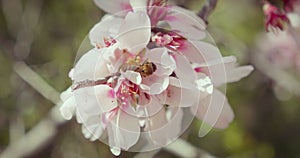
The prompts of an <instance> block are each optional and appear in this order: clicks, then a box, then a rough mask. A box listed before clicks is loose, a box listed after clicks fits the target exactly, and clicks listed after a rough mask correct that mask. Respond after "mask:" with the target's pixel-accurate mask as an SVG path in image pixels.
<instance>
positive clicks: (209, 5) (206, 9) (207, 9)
mask: <svg viewBox="0 0 300 158" xmlns="http://www.w3.org/2000/svg"><path fill="white" fill-rule="evenodd" d="M217 2H218V0H206V3H205V4H204V6H203V7H202V9H201V10H200V11H199V13H198V16H199V17H201V18H202V19H203V20H204V21H205V23H206V24H208V17H209V15H210V14H211V12H212V11H213V10H214V9H215V7H216V5H217Z"/></svg>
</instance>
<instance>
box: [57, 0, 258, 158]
mask: <svg viewBox="0 0 300 158" xmlns="http://www.w3.org/2000/svg"><path fill="white" fill-rule="evenodd" d="M95 3H96V4H97V5H98V6H99V7H101V8H102V9H103V10H105V11H107V12H108V13H109V14H107V15H105V16H104V17H103V18H102V19H101V21H100V22H99V23H98V24H96V25H95V26H94V27H93V28H92V29H91V31H90V33H89V39H90V42H91V44H92V45H93V46H94V48H93V49H92V50H90V51H88V52H87V53H85V54H84V55H83V56H82V57H81V58H80V60H79V61H78V62H77V63H76V65H75V66H74V68H73V69H72V70H71V71H70V73H69V76H70V78H71V79H72V80H73V81H74V83H73V85H72V86H71V87H70V88H69V89H67V90H66V91H65V92H63V93H62V94H61V99H62V100H63V101H64V104H63V105H62V106H61V108H60V111H61V114H62V116H63V117H64V118H66V119H71V118H72V116H73V115H76V119H77V121H78V122H79V123H82V124H83V125H82V132H83V134H84V136H85V137H86V138H88V139H90V140H92V141H94V140H97V139H100V140H102V141H104V142H107V143H108V144H109V146H110V148H111V151H112V153H113V154H115V155H119V154H120V152H121V150H131V151H133V150H136V151H137V150H138V151H146V150H152V149H155V148H159V147H162V146H164V145H166V144H168V143H170V142H171V141H173V140H175V139H176V138H177V137H179V136H180V135H181V134H182V132H183V131H184V130H185V129H186V127H187V125H186V123H185V124H184V123H183V120H184V119H185V118H187V117H189V116H192V117H194V116H196V117H197V118H199V119H201V120H203V122H205V123H206V124H208V125H210V126H212V127H216V128H221V129H222V128H226V127H227V126H228V124H229V123H230V122H231V121H232V119H233V116H234V115H233V112H232V109H231V108H230V105H229V104H228V101H227V99H226V96H225V95H224V94H223V93H222V92H221V91H220V90H218V89H217V87H220V86H222V85H225V84H226V83H228V82H235V81H238V80H240V79H241V78H243V77H245V76H247V75H248V74H249V73H250V72H251V71H252V70H253V68H252V66H243V67H238V65H237V64H236V58H235V57H234V56H229V57H222V56H221V54H220V52H219V50H218V49H217V48H216V47H215V46H214V45H212V44H210V43H209V42H205V38H206V37H207V33H206V31H205V29H206V26H205V24H204V22H203V21H202V20H201V19H200V18H199V17H198V16H196V14H195V13H193V12H191V11H188V10H186V9H183V8H180V7H177V6H171V5H167V2H166V1H164V0H163V1H161V0H112V1H105V0H95ZM185 109H187V110H185ZM136 144H138V145H136ZM136 146H138V147H136Z"/></svg>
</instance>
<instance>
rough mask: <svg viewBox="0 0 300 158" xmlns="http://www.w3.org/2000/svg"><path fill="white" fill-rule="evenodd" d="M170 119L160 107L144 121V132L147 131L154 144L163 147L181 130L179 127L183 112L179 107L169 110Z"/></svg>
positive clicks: (175, 137)
mask: <svg viewBox="0 0 300 158" xmlns="http://www.w3.org/2000/svg"><path fill="white" fill-rule="evenodd" d="M171 112H172V117H171V120H169V121H168V119H167V112H166V110H165V109H162V110H161V111H160V112H159V113H157V114H156V115H154V116H152V117H150V118H149V120H148V121H147V122H146V126H145V129H144V130H145V131H146V132H145V133H148V135H149V139H150V141H152V142H153V143H154V146H157V147H163V146H165V145H167V144H169V143H171V142H172V141H173V140H175V139H177V138H178V137H179V136H180V135H181V133H182V132H183V131H182V129H181V123H182V117H183V113H182V111H181V109H176V110H175V108H174V110H171Z"/></svg>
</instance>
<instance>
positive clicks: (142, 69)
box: [121, 56, 156, 77]
mask: <svg viewBox="0 0 300 158" xmlns="http://www.w3.org/2000/svg"><path fill="white" fill-rule="evenodd" d="M140 61H141V58H140V57H139V56H136V57H135V58H134V59H129V60H128V61H127V62H126V63H125V64H124V65H122V66H121V70H122V71H126V70H132V71H135V72H138V73H140V74H141V76H142V77H147V76H150V75H152V74H153V73H154V71H155V70H156V66H155V64H153V63H152V62H149V61H148V60H145V61H144V62H143V63H142V64H140Z"/></svg>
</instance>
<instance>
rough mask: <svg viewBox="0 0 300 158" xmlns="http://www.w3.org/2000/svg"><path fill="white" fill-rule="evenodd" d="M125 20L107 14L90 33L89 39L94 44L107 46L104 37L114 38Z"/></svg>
mask: <svg viewBox="0 0 300 158" xmlns="http://www.w3.org/2000/svg"><path fill="white" fill-rule="evenodd" d="M122 22H123V19H121V18H118V17H115V16H112V15H105V16H104V17H103V18H102V19H101V21H100V22H99V23H97V24H96V25H95V26H94V27H93V28H92V29H91V31H90V33H89V39H90V42H91V44H92V45H94V46H97V44H100V45H101V46H105V43H104V38H109V37H112V38H114V37H115V36H116V35H117V33H118V31H119V29H120V26H121V24H122Z"/></svg>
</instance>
